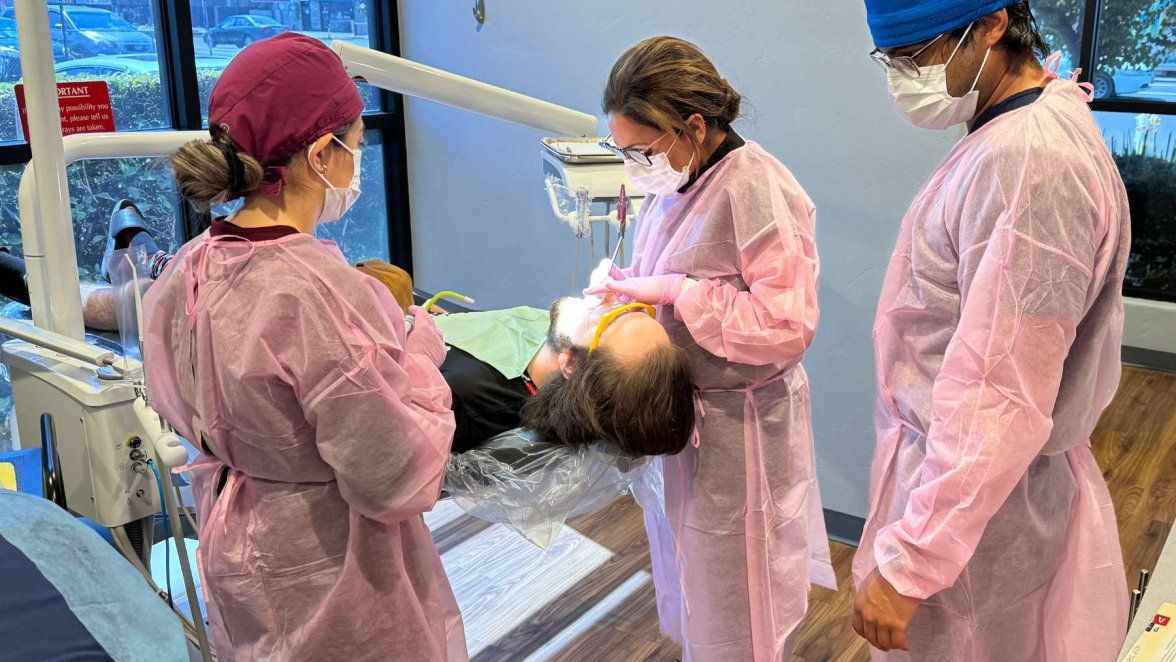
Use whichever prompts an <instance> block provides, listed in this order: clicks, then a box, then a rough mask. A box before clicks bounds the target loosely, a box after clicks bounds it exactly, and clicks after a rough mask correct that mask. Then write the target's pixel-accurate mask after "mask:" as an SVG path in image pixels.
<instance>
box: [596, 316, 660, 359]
mask: <svg viewBox="0 0 1176 662" xmlns="http://www.w3.org/2000/svg"><path fill="white" fill-rule="evenodd" d="M634 310H640V311H644V312H646V313H648V314H649V316H650V317H652V318H653V319H655V320H656V319H657V309H655V308H654V307H653V306H651V305H649V304H647V303H627V304H625V305H623V306H619V307H617V308H613V309H612V310H610V311H608V312H607V313H605V314H604V317H601V318H600V323H599V324H597V325H596V334H595V335H594V336H592V344H591V345H589V346H588V353H589V354H591V353H592V352H595V351H596V348H597V347H598V346H600V337H601V336H602V335H604V330H605V329H607V328H608V325H609V324H612V323H613V321H614V320H616V319H617V318H618V317H620V316H621V315H624V314H625V313H630V312H633V311H634Z"/></svg>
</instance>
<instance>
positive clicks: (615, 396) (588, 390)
mask: <svg viewBox="0 0 1176 662" xmlns="http://www.w3.org/2000/svg"><path fill="white" fill-rule="evenodd" d="M548 343H549V344H551V345H552V346H553V348H555V349H557V350H561V349H565V348H566V349H568V350H569V351H570V352H571V354H572V356H571V359H572V365H573V367H574V370H573V372H572V373H571V376H570V377H567V378H564V377H563V375H562V374H558V373H557V374H556V375H554V376H553V377H552V378H551V379H550V380H549V381H548V382H547V383H545V384H543V386H542V387H541V388H540V389H539V392H538V393H537V394H536V395H535V397H533V398H531V399H530V400H529V401H528V402H527V403H526V405H524V406H523V425H525V426H527V427H530V428H533V429H535V430H536V431H537V432H539V433H540V434H541V435H542V436H543V437H545V438H546V439H549V440H551V441H554V442H559V443H563V444H568V445H572V446H580V445H584V444H588V443H591V442H593V441H597V440H605V441H609V442H612V443H613V444H615V445H617V446H618V447H620V448H621V449H622V450H624V451H625V452H627V453H630V454H632V455H671V454H674V453H677V452H679V451H681V450H682V449H683V448H685V447H686V443H687V441H689V439H690V434H691V432H692V431H693V430H694V376H693V374H692V371H691V369H690V363H689V362H688V361H687V359H686V355H685V353H684V352H683V351H682V350H680V349H678V348H677V347H674V346H673V345H666V346H665V347H659V348H657V349H655V350H653V351H651V352H650V353H649V354H648V355H647V356H645V357H644V358H642V359H641V360H639V361H633V362H629V363H622V362H620V361H617V360H616V359H614V358H613V357H612V356H611V355H610V354H609V352H608V351H607V350H605V349H599V350H597V351H595V352H592V353H589V352H588V351H587V350H585V349H583V348H580V347H574V346H571V345H570V343H569V342H568V341H567V339H566V338H559V336H558V334H557V333H556V331H555V329H554V325H553V326H552V331H551V332H550V333H549V339H548Z"/></svg>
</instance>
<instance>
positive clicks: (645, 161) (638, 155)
mask: <svg viewBox="0 0 1176 662" xmlns="http://www.w3.org/2000/svg"><path fill="white" fill-rule="evenodd" d="M668 135H670V134H668V133H667V134H665V135H664V136H662V137H661V138H658V139H657V140H655V141H653V142H652V143H650V144H649V145H648V146H647V147H618V146H617V144H616V143H614V142H613V141H612V134H611V133H610V134H608V136H607V137H606V138H605V139H604V140H601V141H600V146H601V147H603V148H605V149H607V150H608V151H610V152H612V153H613V154H616V155H617V156H619V157H621V159H623V160H625V161H632V162H633V163H636V164H637V165H642V166H645V167H647V168H648V167H649V166H651V165H653V159H652V158H650V157H652V156H653V146H654V145H656V144H657V143H658V142H660V141H661V140H662V138H665V137H666V136H668Z"/></svg>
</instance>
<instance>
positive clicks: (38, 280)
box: [16, 0, 85, 340]
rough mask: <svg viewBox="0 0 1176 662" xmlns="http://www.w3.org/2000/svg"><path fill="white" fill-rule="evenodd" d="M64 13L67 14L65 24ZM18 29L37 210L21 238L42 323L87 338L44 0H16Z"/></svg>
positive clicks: (23, 223) (35, 313)
mask: <svg viewBox="0 0 1176 662" xmlns="http://www.w3.org/2000/svg"><path fill="white" fill-rule="evenodd" d="M64 20H65V19H64V15H63V17H62V21H63V25H64ZM16 30H17V38H18V40H19V41H20V64H21V67H22V69H23V73H24V86H25V105H26V107H27V109H28V124H29V136H28V139H29V148H30V149H31V150H32V160H31V161H30V162H29V166H28V167H29V168H32V169H33V174H34V179H33V182H32V183H33V185H34V188H33V189H32V193H33V195H34V197H35V199H36V209H37V211H36V213H35V214H33V215H32V217H31V218H25V217H24V215H23V214H22V217H21V241H22V243H23V245H24V250H25V261H26V263H27V266H28V274H29V295H30V299H31V301H32V304H33V305H32V308H33V319H34V320H35V321H36V323H37V326H41V327H44V328H46V329H49V330H50V331H55V332H57V333H60V334H62V335H64V336H68V337H71V338H76V339H78V340H81V339H84V338H85V327H84V325H83V324H82V305H81V300H80V296H79V285H78V256H77V252H76V249H75V248H74V233H73V220H72V218H73V217H72V212H71V210H70V205H69V183H68V182H67V181H66V175H65V156H64V151H65V150H64V147H63V145H62V141H61V111H60V108H59V106H58V104H57V77H56V74H55V73H54V71H53V47H52V46H51V42H50V34H49V8H48V5H46V2H45V0H16Z"/></svg>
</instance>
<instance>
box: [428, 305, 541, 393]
mask: <svg viewBox="0 0 1176 662" xmlns="http://www.w3.org/2000/svg"><path fill="white" fill-rule="evenodd" d="M433 321H434V322H435V323H436V324H437V328H438V329H439V330H440V331H441V335H442V336H444V338H445V343H446V344H448V345H452V346H454V347H456V348H458V349H460V350H462V351H464V352H467V353H469V354H470V355H471V356H473V357H474V358H476V359H478V360H479V361H482V362H484V363H487V364H489V365H490V366H492V367H493V368H494V369H495V370H497V371H498V372H501V373H502V376H504V377H506V378H507V379H514V378H516V377H521V376H522V375H523V373H524V372H526V370H527V366H528V365H530V364H531V360H532V359H534V358H535V354H536V353H538V352H539V349H540V348H541V347H543V343H544V342H546V340H547V328H548V327H549V326H551V315H550V314H548V312H547V311H546V310H539V309H538V308H529V307H527V306H519V307H518V308H509V309H507V310H490V311H486V312H482V313H454V314H452V315H441V316H439V317H434V318H433Z"/></svg>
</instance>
